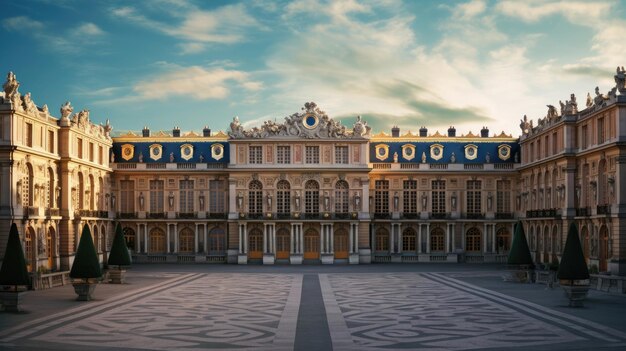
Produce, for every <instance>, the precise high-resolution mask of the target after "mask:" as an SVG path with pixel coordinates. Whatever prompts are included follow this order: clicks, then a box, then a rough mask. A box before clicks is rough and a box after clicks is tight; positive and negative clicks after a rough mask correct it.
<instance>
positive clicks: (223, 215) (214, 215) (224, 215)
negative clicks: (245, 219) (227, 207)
mask: <svg viewBox="0 0 626 351" xmlns="http://www.w3.org/2000/svg"><path fill="white" fill-rule="evenodd" d="M207 218H209V219H226V218H228V213H217V212H216V213H209V214H208V215H207Z"/></svg>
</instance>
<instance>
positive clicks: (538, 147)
mask: <svg viewBox="0 0 626 351" xmlns="http://www.w3.org/2000/svg"><path fill="white" fill-rule="evenodd" d="M535 160H541V140H540V139H539V138H537V155H536V156H535Z"/></svg>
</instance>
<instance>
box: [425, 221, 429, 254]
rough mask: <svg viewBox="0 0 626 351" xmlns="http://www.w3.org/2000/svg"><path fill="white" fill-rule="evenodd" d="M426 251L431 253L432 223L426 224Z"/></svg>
mask: <svg viewBox="0 0 626 351" xmlns="http://www.w3.org/2000/svg"><path fill="white" fill-rule="evenodd" d="M425 234H426V253H427V254H429V253H430V224H428V223H427V224H426V233H425Z"/></svg>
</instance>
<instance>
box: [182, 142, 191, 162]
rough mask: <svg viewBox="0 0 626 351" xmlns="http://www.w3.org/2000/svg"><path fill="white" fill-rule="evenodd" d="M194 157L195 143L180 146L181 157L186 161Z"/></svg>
mask: <svg viewBox="0 0 626 351" xmlns="http://www.w3.org/2000/svg"><path fill="white" fill-rule="evenodd" d="M192 157H193V145H191V144H183V145H181V146H180V158H182V159H183V160H185V161H189V160H191V158H192Z"/></svg>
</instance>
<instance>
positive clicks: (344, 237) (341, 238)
mask: <svg viewBox="0 0 626 351" xmlns="http://www.w3.org/2000/svg"><path fill="white" fill-rule="evenodd" d="M348 247H349V244H348V231H347V230H346V229H345V228H340V229H337V230H335V237H334V239H333V248H334V250H335V258H338V259H345V258H348Z"/></svg>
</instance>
